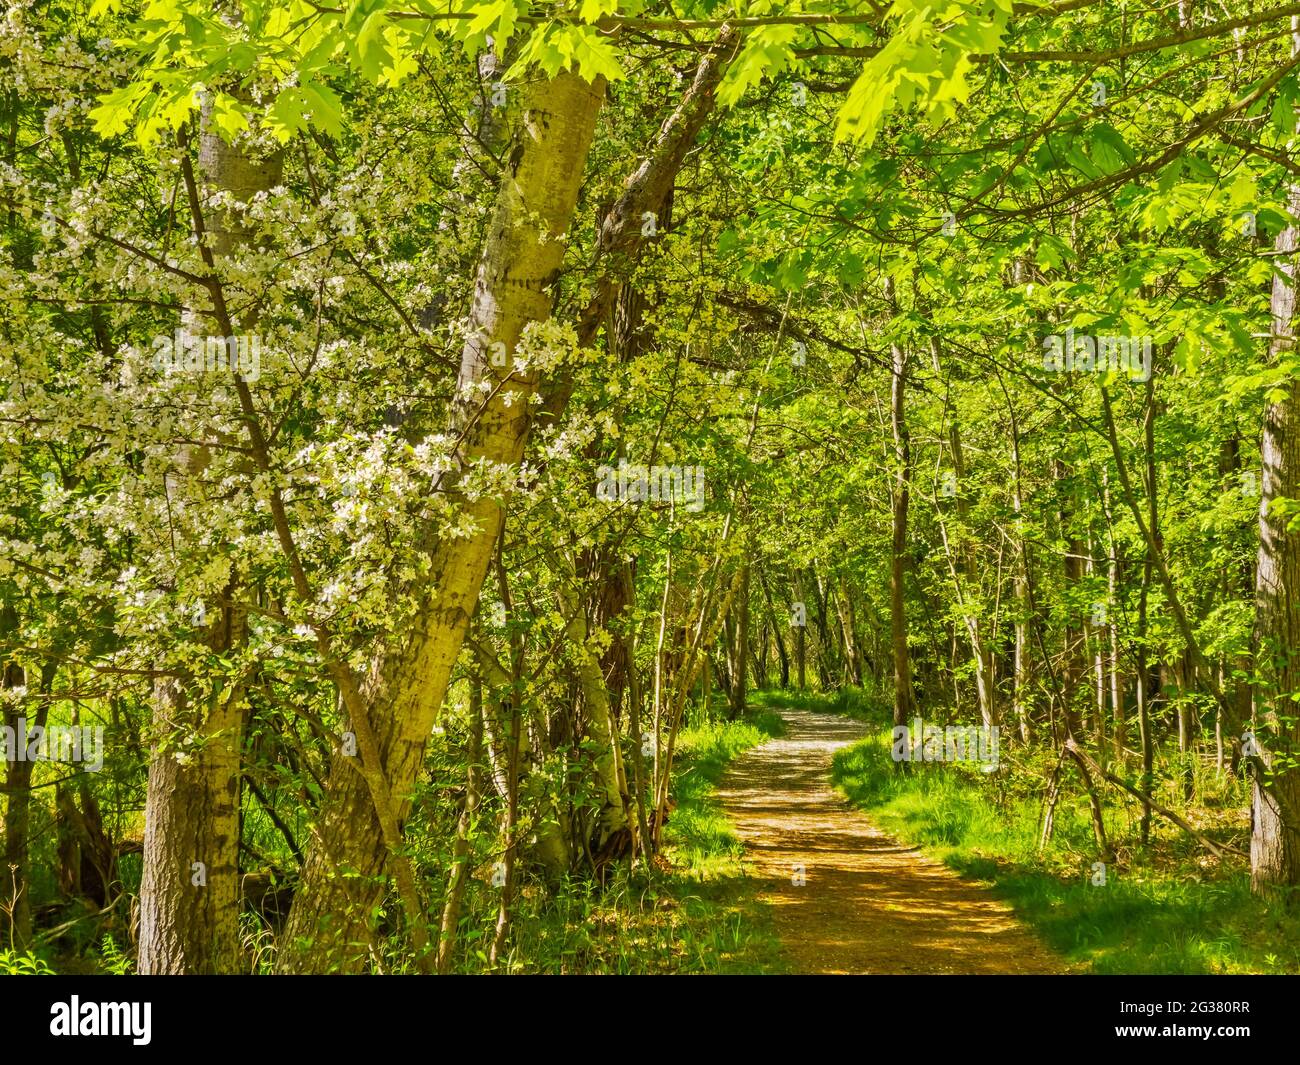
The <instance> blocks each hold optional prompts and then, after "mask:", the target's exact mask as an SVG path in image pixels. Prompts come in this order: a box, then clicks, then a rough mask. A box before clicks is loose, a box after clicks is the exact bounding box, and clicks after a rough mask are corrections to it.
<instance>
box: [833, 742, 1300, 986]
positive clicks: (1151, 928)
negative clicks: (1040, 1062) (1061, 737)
mask: <svg viewBox="0 0 1300 1065" xmlns="http://www.w3.org/2000/svg"><path fill="white" fill-rule="evenodd" d="M889 748H890V742H889V732H888V730H887V729H885V730H882V731H881V732H879V733H878V734H876V735H874V736H872V737H870V738H869V739H866V740H863V741H862V742H860V743H858V744H856V745H854V746H853V747H850V748H848V749H846V750H844V751H841V752H840V753H839V754H838V755H837V756H836V758H835V762H834V768H833V771H832V778H833V780H834V782H835V783H836V785H837V786H838V787H840V788H841V789H842V790H843V792H844V793H845V795H846V796H847V797H848V798H849V800H850V801H851V802H853V803H854V804H855V805H856V806H859V807H861V808H863V809H865V810H869V811H870V813H871V816H872V819H873V820H874V821H875V822H876V823H877V824H878V825H879V826H880V827H881V828H883V829H885V830H886V831H888V832H890V833H892V834H893V835H895V836H896V837H898V838H899V839H901V840H903V841H905V842H907V843H909V844H915V845H920V846H921V847H922V849H923V850H925V851H926V852H927V853H929V854H931V855H933V856H935V857H937V858H939V859H941V860H942V861H944V862H945V863H946V864H947V865H948V866H949V867H951V868H952V869H954V870H955V871H957V872H958V873H960V874H961V875H963V876H967V877H972V878H975V879H979V880H982V881H986V882H987V883H988V884H989V885H990V886H991V888H992V890H993V891H994V893H995V894H997V895H998V896H1000V897H1002V898H1003V899H1005V900H1006V901H1007V902H1009V903H1010V905H1011V906H1012V907H1013V908H1014V909H1015V911H1016V913H1017V914H1018V915H1019V916H1020V917H1021V919H1022V920H1024V921H1025V922H1026V923H1027V924H1029V925H1030V926H1032V927H1033V928H1034V929H1035V930H1036V931H1037V932H1038V934H1039V935H1040V937H1041V938H1042V939H1043V940H1044V942H1046V943H1047V944H1048V945H1049V946H1050V947H1052V948H1053V949H1054V950H1056V951H1057V952H1058V953H1059V954H1061V956H1062V957H1063V958H1064V959H1066V961H1067V962H1068V963H1070V964H1071V966H1072V967H1076V968H1077V969H1078V970H1079V971H1085V972H1086V971H1091V972H1095V973H1243V972H1254V973H1284V972H1285V973H1294V972H1300V921H1297V919H1296V917H1295V916H1288V915H1287V914H1285V913H1284V912H1283V911H1282V909H1281V908H1280V907H1277V906H1272V907H1270V906H1269V905H1267V904H1265V902H1263V901H1262V900H1260V899H1258V898H1256V897H1255V896H1253V895H1252V894H1251V892H1250V887H1249V881H1248V875H1247V872H1246V870H1245V868H1244V863H1243V862H1242V861H1240V860H1238V859H1233V860H1232V861H1231V862H1230V863H1219V862H1216V861H1213V860H1211V859H1209V858H1207V857H1205V856H1204V855H1203V854H1202V852H1201V851H1200V850H1198V849H1197V848H1196V847H1195V845H1193V844H1191V843H1190V842H1189V841H1187V840H1186V839H1185V838H1184V837H1182V836H1181V835H1178V834H1176V830H1173V829H1171V828H1169V827H1168V826H1165V825H1161V826H1160V831H1159V833H1158V834H1156V835H1155V836H1154V837H1153V845H1152V847H1151V848H1150V850H1149V851H1147V852H1145V853H1144V852H1142V851H1141V850H1140V849H1139V848H1138V847H1137V846H1136V844H1135V842H1134V841H1135V840H1136V831H1135V812H1134V811H1132V810H1131V808H1128V807H1107V810H1106V821H1107V832H1108V835H1109V837H1110V838H1111V840H1112V841H1113V842H1115V843H1116V845H1117V849H1118V852H1119V857H1118V860H1117V861H1116V862H1114V863H1112V864H1111V865H1110V866H1109V867H1108V868H1107V869H1106V883H1105V885H1104V886H1101V885H1094V883H1093V882H1092V880H1093V878H1094V876H1095V875H1096V874H1095V872H1094V869H1093V864H1092V863H1093V862H1094V861H1095V860H1096V855H1095V844H1094V841H1093V837H1092V830H1091V825H1090V821H1089V817H1088V808H1087V802H1086V798H1085V797H1084V796H1083V795H1082V794H1080V791H1081V789H1079V788H1078V787H1077V786H1071V787H1069V788H1067V791H1066V794H1065V797H1063V798H1062V800H1061V802H1060V805H1059V806H1058V809H1057V814H1056V830H1055V833H1054V836H1053V839H1052V841H1051V843H1050V844H1049V846H1048V847H1047V848H1046V850H1045V851H1044V852H1043V853H1041V854H1040V853H1039V851H1038V833H1039V827H1040V816H1041V804H1042V799H1041V789H1042V785H1043V781H1044V780H1045V779H1046V776H1047V774H1048V773H1049V772H1050V769H1051V766H1050V764H1047V763H1046V762H1045V761H1044V760H1043V759H1044V757H1045V756H1044V755H1042V754H1040V755H1036V756H1033V757H1031V758H1026V756H1025V755H1024V754H1023V751H1022V750H1016V751H1015V752H1014V753H1011V754H1010V755H1008V753H1007V752H1006V749H1005V747H1004V750H1003V757H1002V764H1001V768H1000V769H999V771H998V773H997V774H996V775H994V776H992V777H984V778H982V779H981V774H979V773H978V772H976V771H974V770H967V769H965V768H963V767H961V766H958V765H945V764H938V763H936V764H931V765H926V764H924V763H922V764H921V765H919V766H916V767H914V771H913V772H911V773H908V774H902V773H898V772H896V771H895V766H894V763H893V760H892V758H891V757H890V750H889ZM1021 759H1024V760H1021Z"/></svg>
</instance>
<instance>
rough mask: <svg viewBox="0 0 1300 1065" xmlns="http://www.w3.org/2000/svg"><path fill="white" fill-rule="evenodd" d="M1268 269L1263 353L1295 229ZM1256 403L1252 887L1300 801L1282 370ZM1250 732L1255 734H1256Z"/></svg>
mask: <svg viewBox="0 0 1300 1065" xmlns="http://www.w3.org/2000/svg"><path fill="white" fill-rule="evenodd" d="M1291 27H1292V51H1293V54H1296V55H1300V19H1295V18H1293V19H1292V23H1291ZM1289 201H1290V202H1289V205H1288V206H1289V209H1290V211H1291V213H1292V214H1300V185H1292V186H1291V188H1290V190H1289ZM1277 250H1278V251H1279V252H1281V253H1282V255H1281V256H1280V257H1279V258H1278V259H1277V260H1276V265H1277V270H1278V272H1277V274H1275V276H1274V278H1273V293H1272V306H1271V310H1272V319H1273V328H1272V334H1273V341H1272V345H1271V349H1272V350H1271V354H1272V355H1273V357H1274V358H1275V359H1276V358H1278V357H1280V356H1282V355H1284V354H1286V353H1289V352H1290V351H1291V350H1292V348H1293V347H1294V344H1295V340H1294V336H1295V333H1294V324H1295V323H1294V319H1295V304H1296V291H1295V282H1296V264H1295V258H1294V257H1295V253H1296V250H1297V232H1296V228H1295V227H1294V226H1288V227H1287V228H1286V229H1285V230H1284V231H1283V232H1282V233H1281V234H1280V235H1279V236H1278V238H1277ZM1281 389H1282V393H1281V395H1280V396H1278V397H1277V398H1275V399H1273V400H1271V401H1270V402H1269V404H1268V406H1267V407H1266V409H1265V412H1264V437H1263V444H1262V448H1261V465H1260V470H1261V475H1262V477H1261V492H1260V506H1259V561H1258V565H1257V567H1256V576H1255V654H1256V658H1255V670H1256V675H1257V676H1258V677H1259V682H1258V687H1257V688H1256V691H1255V715H1256V723H1257V724H1262V725H1263V726H1264V728H1263V730H1262V731H1263V732H1265V734H1266V735H1265V736H1260V737H1259V738H1258V741H1257V746H1258V747H1259V749H1260V761H1261V762H1262V763H1263V765H1264V767H1266V770H1267V773H1268V775H1269V776H1270V777H1271V785H1270V786H1268V787H1265V783H1266V782H1265V781H1261V779H1260V772H1259V771H1260V766H1259V765H1258V764H1257V765H1256V775H1255V781H1254V788H1253V796H1252V808H1251V815H1252V816H1251V835H1250V883H1251V888H1252V889H1253V890H1254V891H1255V892H1257V893H1259V894H1270V893H1272V892H1274V891H1276V890H1277V889H1279V888H1294V887H1296V886H1297V885H1300V825H1297V824H1293V823H1288V819H1287V817H1286V816H1285V815H1286V814H1288V813H1291V812H1293V811H1295V810H1300V768H1298V767H1297V765H1296V756H1297V754H1298V753H1300V716H1298V715H1297V714H1296V710H1295V703H1294V702H1293V701H1292V699H1293V698H1294V693H1295V692H1297V691H1300V654H1297V649H1298V648H1300V533H1297V532H1296V531H1295V530H1294V529H1291V530H1289V529H1288V528H1287V525H1288V522H1289V521H1291V520H1293V519H1291V518H1290V517H1289V515H1288V514H1287V513H1285V512H1283V513H1279V512H1277V511H1276V510H1275V509H1274V506H1273V504H1274V500H1278V499H1291V500H1293V499H1295V498H1297V497H1298V496H1300V380H1297V379H1296V378H1295V377H1291V378H1289V379H1288V380H1287V381H1286V382H1285V383H1284V384H1283V385H1282V386H1281ZM1257 736H1258V734H1257Z"/></svg>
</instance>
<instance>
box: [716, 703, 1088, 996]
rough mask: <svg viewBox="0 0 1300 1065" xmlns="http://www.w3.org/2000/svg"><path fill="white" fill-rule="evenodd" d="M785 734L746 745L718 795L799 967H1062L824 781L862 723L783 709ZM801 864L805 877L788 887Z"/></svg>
mask: <svg viewBox="0 0 1300 1065" xmlns="http://www.w3.org/2000/svg"><path fill="white" fill-rule="evenodd" d="M780 713H781V716H782V717H783V718H784V719H785V723H786V733H785V735H784V736H782V737H781V738H780V739H775V740H769V741H768V742H767V743H765V744H763V745H762V746H759V747H754V748H752V749H751V750H749V751H746V752H745V753H744V754H742V755H741V756H740V757H739V758H737V759H736V761H735V762H734V763H732V765H731V766H730V768H729V769H728V771H727V773H726V775H725V776H724V778H723V780H722V783H721V786H720V787H719V789H718V796H719V799H720V800H721V802H722V805H723V807H724V808H725V810H726V812H727V816H728V817H729V818H730V819H731V822H732V824H733V825H735V828H736V835H737V836H738V837H739V838H740V839H741V840H743V841H744V843H745V850H746V856H745V861H744V866H745V869H746V871H747V872H749V873H750V874H751V875H753V876H754V877H755V879H756V880H757V881H759V882H760V884H761V885H762V888H761V896H762V898H763V900H764V901H765V902H767V903H768V904H769V905H770V906H771V908H772V915H773V923H774V925H775V931H776V933H777V935H778V936H779V937H780V939H781V943H782V945H783V947H784V948H785V953H786V956H787V958H788V959H789V961H790V963H791V968H792V969H793V971H795V972H799V973H974V974H995V973H1022V974H1040V973H1043V974H1045V973H1056V972H1061V971H1063V970H1064V968H1065V966H1064V964H1063V963H1062V962H1061V961H1060V960H1058V959H1056V958H1055V957H1053V955H1052V954H1051V953H1050V952H1049V951H1048V950H1047V949H1046V948H1045V947H1044V946H1043V945H1042V944H1041V943H1039V942H1038V940H1037V939H1036V938H1035V937H1034V936H1033V935H1032V934H1031V933H1030V932H1029V931H1028V930H1027V929H1026V928H1025V927H1024V926H1022V925H1021V924H1019V923H1018V922H1017V921H1016V919H1015V917H1014V916H1013V915H1012V913H1011V910H1010V909H1009V908H1008V907H1007V906H1006V905H1005V904H1004V903H1002V902H1001V901H999V900H998V899H996V898H995V897H994V896H993V895H992V894H991V893H990V892H989V891H988V889H987V888H984V887H981V886H980V885H978V884H974V883H971V882H969V881H966V880H962V879H961V878H960V877H958V876H957V875H956V874H955V873H954V872H952V871H951V870H950V869H948V868H947V867H946V866H943V865H940V864H939V863H938V862H936V861H934V860H932V859H930V858H927V857H926V856H925V855H923V854H921V853H920V852H919V851H918V850H917V849H916V848H911V847H905V846H903V845H902V844H900V843H899V842H898V841H897V840H894V839H893V838H891V837H890V836H888V835H886V834H885V833H884V832H882V831H881V830H880V829H878V828H876V826H875V825H873V824H872V823H871V822H870V821H869V820H868V819H867V818H866V816H865V815H863V814H862V813H860V812H858V811H857V810H854V809H853V808H851V807H850V806H849V804H848V803H847V801H846V800H845V799H844V798H843V796H841V795H840V794H839V793H838V792H836V791H835V790H834V789H833V788H832V786H831V783H830V771H831V759H832V757H833V756H834V754H835V752H836V751H837V750H839V749H840V748H842V747H846V746H848V745H849V744H851V743H853V742H855V741H857V740H859V739H861V738H862V737H863V736H864V735H866V733H867V732H868V726H866V725H864V724H862V723H861V722H859V721H853V720H851V719H849V718H845V717H840V716H838V715H833V714H817V713H812V712H810V711H806V710H792V709H782V710H781V711H780ZM799 864H802V865H803V867H804V876H805V879H806V883H805V885H804V886H803V887H798V886H795V884H794V883H793V882H792V881H793V878H794V874H795V866H796V865H799Z"/></svg>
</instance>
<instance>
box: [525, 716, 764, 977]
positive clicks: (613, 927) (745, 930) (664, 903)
mask: <svg viewBox="0 0 1300 1065" xmlns="http://www.w3.org/2000/svg"><path fill="white" fill-rule="evenodd" d="M720 714H721V708H719V707H715V708H714V711H713V713H712V714H708V715H705V714H703V713H701V712H697V714H696V716H695V717H694V718H693V719H692V720H691V721H690V722H688V724H687V726H686V727H684V728H683V729H682V731H681V733H680V734H679V736H678V740H677V755H676V758H675V769H674V774H673V777H674V781H673V788H672V796H673V798H674V800H675V801H676V803H677V806H676V809H675V810H674V811H673V813H672V816H671V818H670V819H669V821H668V823H667V824H666V825H665V829H664V844H665V846H664V852H663V856H664V858H665V859H666V861H665V862H661V863H657V864H656V868H655V870H654V872H653V873H652V874H650V875H647V873H646V872H645V870H644V868H643V867H641V868H638V870H636V871H633V872H629V871H628V870H627V869H626V868H625V867H624V868H621V869H619V870H618V872H617V873H616V875H615V879H614V881H613V883H611V884H609V885H607V886H605V887H604V888H600V887H598V886H596V885H594V884H592V883H591V882H590V881H583V880H572V881H569V882H567V883H566V884H565V885H564V886H563V887H562V888H561V889H560V891H559V893H558V895H556V896H555V897H553V898H542V897H540V896H537V897H534V898H527V897H525V898H523V899H520V900H519V906H518V908H517V910H516V913H515V923H514V935H513V941H512V947H511V950H510V958H509V962H508V968H509V969H510V970H511V971H513V972H548V973H634V974H638V973H639V974H648V973H649V974H653V973H760V972H779V971H781V970H782V962H781V957H780V952H779V950H780V948H779V943H778V941H777V939H776V936H775V935H774V934H773V932H772V931H771V926H770V918H769V917H768V913H767V909H766V907H765V906H764V905H763V904H762V903H761V902H760V901H759V900H758V898H757V892H756V889H755V888H754V886H753V885H752V883H751V882H750V881H749V880H748V878H747V877H745V876H744V874H743V872H742V870H741V857H742V855H743V850H744V849H743V846H742V845H741V843H740V841H739V840H738V839H736V837H735V835H734V833H733V831H732V827H731V825H730V824H729V823H728V821H727V819H726V817H725V815H724V814H723V812H722V809H721V807H720V805H719V804H718V801H717V797H716V789H717V784H718V782H719V781H720V780H721V778H722V775H723V773H724V772H725V771H726V768H727V766H728V765H729V764H730V763H731V761H732V759H734V758H735V757H736V756H737V755H739V754H741V753H742V752H743V751H746V750H748V749H749V748H751V747H753V746H756V745H757V744H760V743H763V742H764V741H766V740H767V739H770V738H771V737H773V736H776V735H779V734H780V731H781V719H780V717H779V716H778V715H777V714H775V713H772V712H770V711H766V710H755V711H751V712H750V713H749V714H747V715H746V717H745V718H744V719H743V720H741V721H726V720H724V719H723V718H722V717H721V716H720Z"/></svg>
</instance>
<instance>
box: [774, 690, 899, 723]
mask: <svg viewBox="0 0 1300 1065" xmlns="http://www.w3.org/2000/svg"><path fill="white" fill-rule="evenodd" d="M749 701H750V705H751V706H753V707H756V708H758V709H760V710H769V711H772V712H775V711H776V710H778V709H780V708H782V707H788V708H790V709H792V710H810V711H812V712H813V713H816V714H841V715H843V716H844V717H851V718H855V719H856V720H858V721H875V720H878V719H879V718H880V716H881V714H887V713H888V712H889V702H888V698H887V697H882V696H880V695H876V694H873V693H871V692H868V691H866V690H865V689H863V688H855V687H852V686H849V687H845V688H841V689H840V690H839V691H833V692H814V691H802V692H799V691H786V690H785V689H782V688H765V689H763V690H761V691H756V692H754V693H753V694H752V695H751V696H750V700H749Z"/></svg>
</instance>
